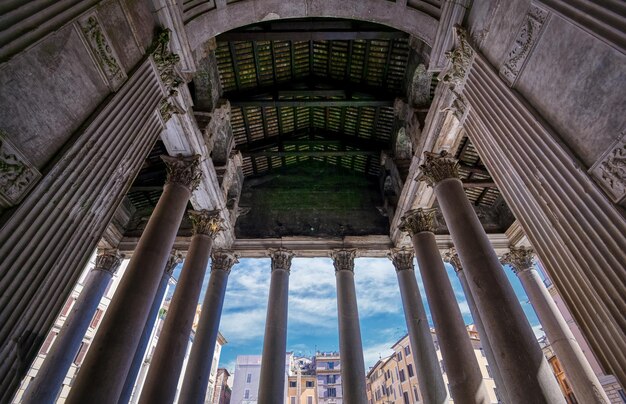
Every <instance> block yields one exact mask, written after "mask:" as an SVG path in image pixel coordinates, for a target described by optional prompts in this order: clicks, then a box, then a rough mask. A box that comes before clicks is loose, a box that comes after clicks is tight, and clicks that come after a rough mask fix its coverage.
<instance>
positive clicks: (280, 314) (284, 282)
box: [258, 248, 294, 404]
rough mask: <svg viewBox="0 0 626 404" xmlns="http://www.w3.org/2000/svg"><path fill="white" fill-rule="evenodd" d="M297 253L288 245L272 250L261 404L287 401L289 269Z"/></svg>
mask: <svg viewBox="0 0 626 404" xmlns="http://www.w3.org/2000/svg"><path fill="white" fill-rule="evenodd" d="M293 256H294V253H293V252H292V251H290V250H287V249H284V248H278V249H275V250H270V257H271V259H272V277H271V282H270V295H269V299H268V302H267V318H266V320H265V336H264V338H263V356H262V358H261V375H260V380H259V394H258V402H259V404H274V403H283V402H284V401H285V357H286V351H287V309H288V295H289V271H290V269H291V259H292V258H293Z"/></svg>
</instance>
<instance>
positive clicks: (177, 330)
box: [139, 210, 223, 404]
mask: <svg viewBox="0 0 626 404" xmlns="http://www.w3.org/2000/svg"><path fill="white" fill-rule="evenodd" d="M189 218H190V219H191V223H192V225H193V236H192V237H191V243H190V244H189V251H188V252H187V257H186V258H185V262H184V263H183V269H182V270H181V273H180V278H179V279H178V284H177V285H176V289H174V296H173V297H172V301H171V303H170V307H169V310H168V311H167V315H166V316H165V322H164V323H163V329H162V330H161V334H160V335H159V342H158V344H157V347H156V350H155V351H154V356H153V358H152V362H151V363H150V368H149V369H148V376H146V382H145V384H144V386H143V389H142V390H141V396H140V398H139V403H140V404H149V403H157V402H165V403H171V402H174V399H175V398H176V387H177V386H178V379H179V378H180V372H181V370H182V367H183V362H184V360H185V353H186V352H187V346H188V345H189V335H190V334H191V327H192V325H193V319H194V316H195V314H196V308H197V306H198V298H199V297H200V291H201V290H202V283H203V281H204V275H205V273H206V269H207V266H208V264H209V256H210V255H211V247H212V246H213V240H214V239H215V236H217V233H219V232H220V231H221V230H222V229H223V221H222V219H221V218H220V216H219V212H218V211H208V210H202V211H199V212H196V211H190V212H189Z"/></svg>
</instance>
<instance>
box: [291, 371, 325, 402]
mask: <svg viewBox="0 0 626 404" xmlns="http://www.w3.org/2000/svg"><path fill="white" fill-rule="evenodd" d="M315 382H316V377H315V374H303V373H302V371H300V370H299V369H296V371H295V374H293V375H291V376H289V377H288V384H289V387H288V389H287V400H286V401H287V403H286V404H317V402H318V401H317V391H316V389H315V384H316V383H315Z"/></svg>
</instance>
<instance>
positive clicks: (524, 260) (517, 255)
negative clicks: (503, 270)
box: [500, 246, 535, 274]
mask: <svg viewBox="0 0 626 404" xmlns="http://www.w3.org/2000/svg"><path fill="white" fill-rule="evenodd" d="M534 260H535V252H534V251H533V249H532V248H526V247H519V248H517V247H513V246H510V247H509V252H508V253H506V254H504V255H503V256H502V257H501V258H500V262H501V263H502V264H508V265H510V266H511V269H513V272H514V273H515V274H518V273H520V272H524V271H526V270H529V269H532V268H533V267H534Z"/></svg>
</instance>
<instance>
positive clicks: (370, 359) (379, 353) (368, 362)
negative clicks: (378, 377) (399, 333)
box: [363, 340, 396, 371]
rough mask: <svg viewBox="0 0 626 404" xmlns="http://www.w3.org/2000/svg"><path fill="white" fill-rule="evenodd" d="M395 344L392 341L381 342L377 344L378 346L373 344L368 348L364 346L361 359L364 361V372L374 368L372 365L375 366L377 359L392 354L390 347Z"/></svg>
mask: <svg viewBox="0 0 626 404" xmlns="http://www.w3.org/2000/svg"><path fill="white" fill-rule="evenodd" d="M395 342H396V341H395V340H393V341H386V342H382V343H378V344H374V345H370V346H364V347H363V358H364V359H365V369H366V371H367V369H369V368H370V367H372V366H374V364H376V361H378V359H380V358H386V357H388V356H389V355H391V354H393V349H391V346H392V345H393V344H394V343H395Z"/></svg>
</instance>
